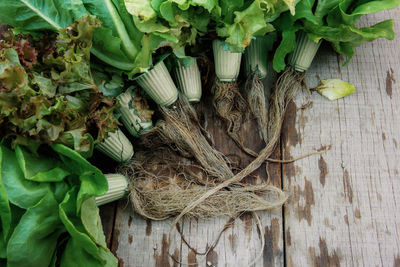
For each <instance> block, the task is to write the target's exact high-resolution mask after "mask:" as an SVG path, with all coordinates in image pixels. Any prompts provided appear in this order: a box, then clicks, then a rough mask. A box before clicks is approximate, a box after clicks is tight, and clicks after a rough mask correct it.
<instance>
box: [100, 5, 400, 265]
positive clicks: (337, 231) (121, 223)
mask: <svg viewBox="0 0 400 267" xmlns="http://www.w3.org/2000/svg"><path fill="white" fill-rule="evenodd" d="M387 18H395V19H396V22H395V32H396V33H397V35H398V36H397V37H396V38H395V40H394V41H387V40H377V41H375V42H373V43H370V44H367V45H364V46H362V47H360V48H358V49H357V50H356V55H355V56H354V58H353V60H352V61H351V63H350V64H349V65H348V66H345V67H343V66H342V64H343V62H344V60H345V58H344V57H343V56H338V55H336V54H335V53H334V52H333V51H332V49H331V48H330V47H329V46H328V45H327V44H324V45H322V47H321V49H320V51H319V53H318V55H317V57H316V58H315V60H314V63H313V66H312V68H311V69H310V70H309V71H308V73H307V83H308V85H309V86H310V87H314V86H316V85H317V84H318V83H319V80H320V79H324V78H340V79H343V80H345V81H349V82H352V83H354V84H355V86H356V92H355V94H353V95H351V96H349V97H346V98H344V99H341V100H338V101H334V102H330V101H328V100H326V99H325V98H322V97H321V96H320V95H318V94H316V93H313V94H312V98H311V100H312V106H311V107H309V108H307V109H301V108H300V107H301V106H302V103H304V102H305V93H303V92H301V93H299V94H298V96H297V98H296V101H295V102H294V103H292V104H290V106H289V109H288V112H287V114H286V119H285V123H284V126H283V134H282V137H281V144H280V147H278V149H277V151H276V152H275V154H274V157H276V158H283V159H291V158H295V157H298V156H300V155H303V154H305V153H307V152H311V151H315V150H317V149H320V148H321V147H324V146H330V145H331V146H332V148H331V150H330V151H328V152H327V153H325V154H323V155H321V156H311V157H308V158H306V159H303V160H300V161H297V162H295V163H292V164H286V165H283V164H269V166H268V168H269V171H270V174H271V176H272V177H271V179H272V180H271V181H272V183H273V184H274V185H276V186H279V187H282V188H284V189H285V190H286V191H287V192H289V193H290V195H291V196H290V199H289V201H288V202H287V203H286V205H285V206H284V207H283V208H282V209H277V210H274V211H271V212H260V213H259V215H260V217H261V221H262V223H263V225H264V227H265V229H264V233H265V239H266V246H265V248H264V251H263V257H262V258H261V259H260V260H259V261H258V262H257V263H256V264H255V266H286V265H287V266H339V265H340V266H400V175H399V170H400V163H399V162H400V148H399V142H400V121H399V120H400V90H399V89H400V88H399V87H400V86H399V84H400V29H399V26H400V9H399V8H398V9H396V10H392V11H390V12H382V13H379V14H376V15H370V16H368V17H366V18H364V19H363V20H362V21H361V23H360V26H365V25H371V24H373V23H375V22H377V21H381V20H383V19H387ZM206 115H207V116H206V117H207V119H208V122H209V123H208V129H209V130H210V131H211V133H212V134H213V136H214V138H215V142H216V145H217V147H218V148H219V149H220V150H221V151H223V152H225V153H230V154H235V155H237V156H239V157H240V159H241V161H242V162H241V164H242V165H245V164H246V163H248V162H249V161H250V160H251V158H249V157H247V156H246V155H244V154H243V153H242V152H240V151H239V150H238V149H237V148H236V146H235V145H234V144H233V142H231V141H230V140H228V139H227V137H226V136H225V135H224V134H223V132H222V130H221V129H222V128H223V127H222V126H221V125H220V123H219V122H218V121H216V120H214V118H213V116H214V115H213V114H212V112H211V111H209V112H207V114H206ZM215 121H216V122H215ZM249 128H251V127H249V126H247V127H244V129H243V133H242V134H243V136H245V137H246V139H247V140H248V141H249V144H250V143H251V145H252V146H253V148H255V149H260V148H261V147H262V143H261V141H260V138H259V136H258V134H257V133H255V131H254V129H249ZM258 174H259V175H260V176H261V177H262V178H264V179H265V177H266V172H265V168H261V169H260V170H259V172H258ZM101 215H102V219H103V225H104V229H105V232H106V236H107V242H108V245H109V247H110V248H111V250H112V251H113V252H114V253H115V255H116V256H117V257H118V258H119V260H120V266H162V267H167V266H187V264H191V265H190V266H247V265H248V264H249V263H250V262H251V261H252V260H253V259H254V258H255V257H256V255H257V253H258V252H259V250H260V249H261V242H260V236H259V234H258V231H257V227H256V224H255V222H254V221H253V219H252V217H251V216H250V215H246V214H245V215H243V216H241V217H240V218H239V219H236V220H235V221H234V223H233V224H229V225H228V227H229V229H227V231H225V232H224V234H223V235H222V237H221V239H220V241H219V243H218V245H217V246H216V248H214V249H213V250H211V251H210V252H209V253H208V255H207V256H206V257H203V256H200V255H196V254H195V252H194V251H193V250H191V249H189V248H188V247H187V246H186V245H185V242H184V241H183V240H182V238H181V235H179V234H178V233H177V231H175V232H174V234H173V236H172V241H171V243H168V242H167V239H168V231H169V228H170V224H171V220H168V221H162V222H151V221H146V220H144V219H143V218H141V217H140V216H139V215H137V214H135V213H134V212H133V211H132V209H131V208H130V206H129V205H128V204H127V201H126V200H121V201H119V202H118V203H112V204H109V205H106V206H104V207H102V208H101ZM227 221H228V218H214V219H210V220H189V219H185V220H184V221H182V222H181V223H180V225H179V226H180V229H181V231H182V233H183V235H184V237H185V239H186V240H187V241H188V242H189V243H190V244H191V245H192V246H193V247H194V248H195V249H196V250H197V251H198V252H202V251H205V249H206V247H207V246H210V245H211V242H212V240H214V238H215V236H216V235H217V234H218V232H219V231H220V230H221V229H222V228H223V227H224V226H225V225H226V223H227ZM169 253H170V254H172V255H174V257H175V258H177V259H179V261H181V262H182V264H179V263H176V262H174V261H173V260H172V259H171V258H170V257H169V255H168V254H169Z"/></svg>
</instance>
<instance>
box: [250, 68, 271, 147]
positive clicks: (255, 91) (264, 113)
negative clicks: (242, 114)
mask: <svg viewBox="0 0 400 267" xmlns="http://www.w3.org/2000/svg"><path fill="white" fill-rule="evenodd" d="M245 91H246V97H247V102H248V103H249V107H250V111H251V113H253V115H254V117H255V118H256V120H257V124H258V127H259V130H260V132H261V136H262V138H263V139H264V142H265V143H268V132H267V129H268V107H267V100H266V97H265V88H264V84H263V82H262V80H261V78H260V76H258V75H257V73H254V74H253V75H250V77H249V79H248V80H247V81H246V84H245Z"/></svg>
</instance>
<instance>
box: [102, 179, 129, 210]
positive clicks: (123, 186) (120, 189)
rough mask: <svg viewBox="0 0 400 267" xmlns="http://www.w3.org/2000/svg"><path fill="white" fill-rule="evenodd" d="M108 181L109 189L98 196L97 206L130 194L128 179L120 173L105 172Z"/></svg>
mask: <svg viewBox="0 0 400 267" xmlns="http://www.w3.org/2000/svg"><path fill="white" fill-rule="evenodd" d="M104 176H105V177H106V178H107V182H108V191H107V193H105V194H104V195H102V196H99V197H96V199H95V200H96V204H97V206H101V205H104V204H107V203H110V202H113V201H116V200H119V199H121V198H123V197H125V196H126V195H127V194H128V186H129V182H128V179H127V178H126V177H125V176H123V175H122V174H119V173H112V174H105V175H104Z"/></svg>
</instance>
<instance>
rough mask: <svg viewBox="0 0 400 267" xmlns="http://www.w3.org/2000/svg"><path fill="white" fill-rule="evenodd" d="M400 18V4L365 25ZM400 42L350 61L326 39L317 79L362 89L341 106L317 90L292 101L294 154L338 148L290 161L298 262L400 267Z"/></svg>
mask: <svg viewBox="0 0 400 267" xmlns="http://www.w3.org/2000/svg"><path fill="white" fill-rule="evenodd" d="M399 17H400V9H396V10H393V11H391V12H382V13H380V14H376V15H370V16H368V17H367V18H365V19H364V20H363V21H362V23H361V25H371V24H373V23H375V22H377V21H381V20H384V19H387V18H396V19H398V18H399ZM395 32H396V33H397V34H399V32H400V30H399V21H398V20H397V21H396V24H395ZM399 47H400V38H399V36H397V37H396V39H395V41H392V42H390V41H387V40H378V41H376V42H374V43H372V44H367V45H364V46H362V47H360V48H358V49H357V50H356V55H355V56H354V58H353V60H352V62H351V63H350V64H349V65H348V66H347V67H343V66H342V63H343V62H344V57H341V56H336V55H335V54H334V53H333V52H332V51H331V49H330V48H328V46H326V45H323V46H322V47H321V51H320V52H319V55H318V56H317V58H316V59H315V61H314V63H313V66H312V68H311V69H310V70H309V71H308V74H307V78H308V79H307V81H308V85H309V86H311V87H313V86H316V85H317V84H318V83H319V80H320V79H324V78H341V79H343V80H346V81H349V82H352V83H354V84H355V86H356V88H357V91H356V93H355V94H354V95H352V96H349V97H346V98H344V99H341V100H338V101H335V102H329V101H328V100H326V99H324V98H322V97H321V96H319V95H318V94H316V93H314V94H313V95H312V99H311V100H312V101H313V105H312V107H311V108H309V109H306V110H301V109H299V107H300V106H301V103H302V101H303V99H302V97H301V94H300V95H299V97H298V98H297V100H296V101H295V102H296V103H295V104H293V105H291V106H290V110H289V111H290V112H289V114H288V117H287V119H286V121H285V133H284V135H283V137H282V144H283V155H284V157H285V158H291V157H293V158H294V157H297V156H300V155H302V154H305V153H307V152H310V151H312V150H314V149H318V148H319V147H320V146H324V145H332V149H331V150H330V151H329V152H327V153H326V154H324V155H321V156H318V157H315V156H313V157H310V158H307V159H304V160H301V161H298V162H295V163H294V164H289V165H285V166H283V185H284V188H285V189H286V190H288V191H290V192H291V193H292V197H291V199H290V201H289V202H288V203H287V205H285V208H284V214H285V237H286V239H285V241H286V248H287V250H286V255H287V258H286V260H287V263H288V266H312V265H313V266H338V265H341V266H398V264H399V262H400V260H399V257H400V235H399V234H400V231H399V230H400V220H399V218H400V176H399V164H398V162H399V160H400V150H399V147H398V142H399V139H400V124H399V117H400V105H399V103H400V90H399V89H400V88H399V84H400V83H399V82H398V81H400V54H399ZM293 116H295V117H293ZM396 264H397V265H396Z"/></svg>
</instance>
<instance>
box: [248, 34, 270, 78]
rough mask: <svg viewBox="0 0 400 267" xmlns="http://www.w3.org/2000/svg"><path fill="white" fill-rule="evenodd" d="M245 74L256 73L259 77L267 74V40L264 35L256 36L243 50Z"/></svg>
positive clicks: (264, 76)
mask: <svg viewBox="0 0 400 267" xmlns="http://www.w3.org/2000/svg"><path fill="white" fill-rule="evenodd" d="M244 66H245V71H246V75H247V76H249V75H251V74H253V73H255V72H256V73H257V74H258V76H259V77H260V78H261V79H264V78H266V77H267V74H268V40H267V37H266V36H256V37H253V39H252V40H251V43H250V46H248V47H247V48H246V50H245V52H244Z"/></svg>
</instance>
